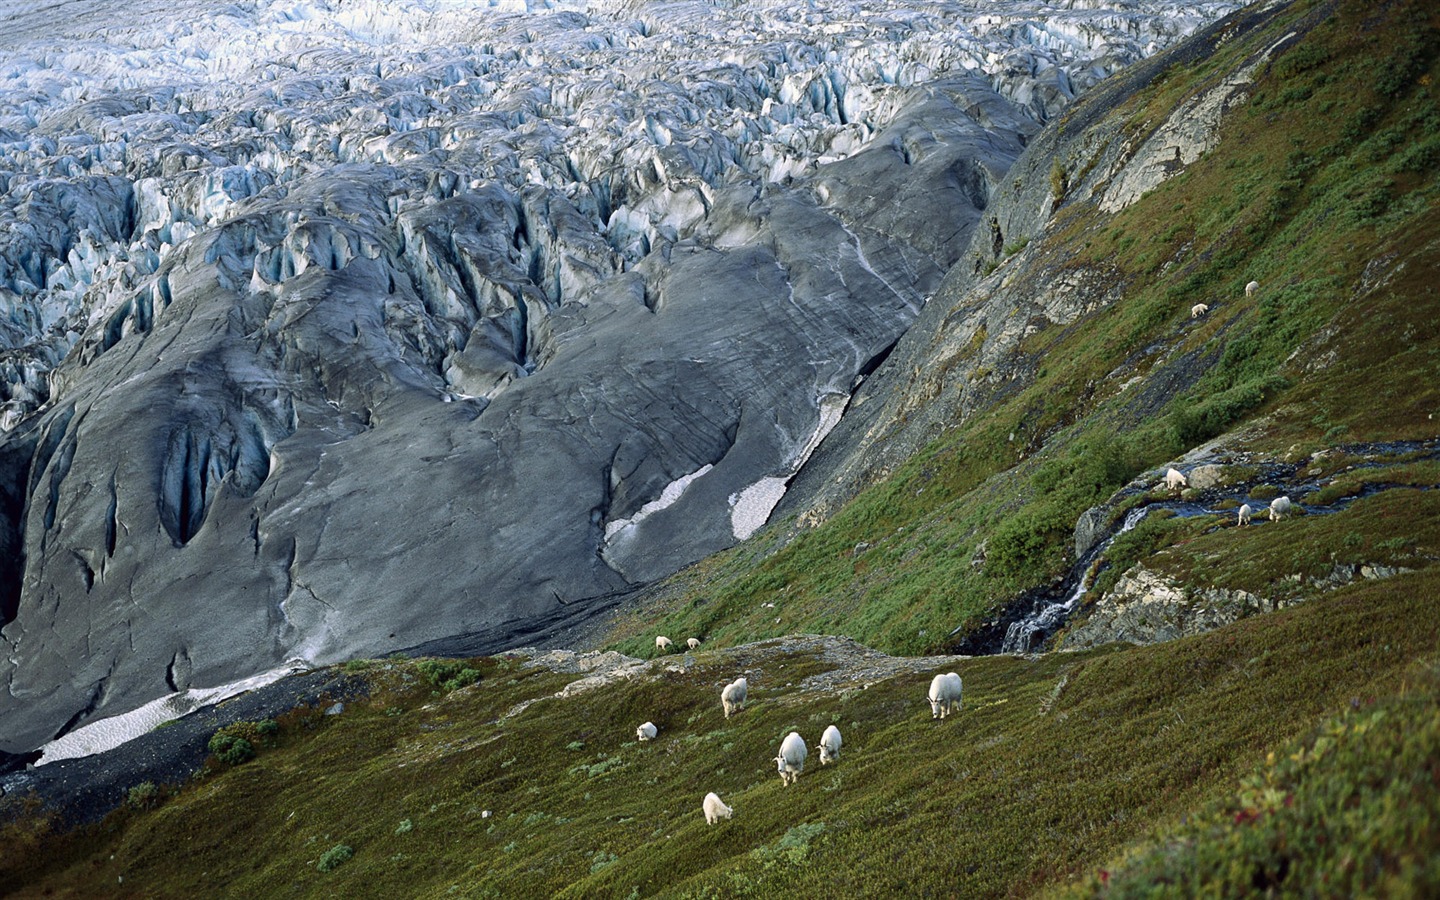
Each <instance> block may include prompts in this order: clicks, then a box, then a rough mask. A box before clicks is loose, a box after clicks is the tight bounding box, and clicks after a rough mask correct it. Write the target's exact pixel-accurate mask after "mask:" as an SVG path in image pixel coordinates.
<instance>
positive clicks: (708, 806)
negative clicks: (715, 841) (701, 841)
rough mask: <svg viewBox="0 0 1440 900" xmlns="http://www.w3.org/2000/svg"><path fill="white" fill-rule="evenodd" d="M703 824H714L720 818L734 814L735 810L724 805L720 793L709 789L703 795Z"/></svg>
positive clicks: (726, 817)
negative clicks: (708, 791)
mask: <svg viewBox="0 0 1440 900" xmlns="http://www.w3.org/2000/svg"><path fill="white" fill-rule="evenodd" d="M703 805H704V808H705V824H706V825H714V824H715V823H716V822H718V821H720V820H721V819H728V818H730V817H731V816H733V815H734V814H735V810H733V809H731V808H730V807H728V806H726V805H725V801H724V800H721V799H720V795H719V794H717V793H715V792H714V791H711V792H710V793H708V794H706V795H705V803H704V804H703Z"/></svg>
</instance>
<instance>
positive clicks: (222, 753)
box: [208, 729, 255, 766]
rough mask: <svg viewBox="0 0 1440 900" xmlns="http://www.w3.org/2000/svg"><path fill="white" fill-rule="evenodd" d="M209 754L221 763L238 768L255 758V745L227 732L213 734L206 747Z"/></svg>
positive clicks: (221, 731)
mask: <svg viewBox="0 0 1440 900" xmlns="http://www.w3.org/2000/svg"><path fill="white" fill-rule="evenodd" d="M208 747H209V750H210V753H211V754H212V755H213V756H214V757H215V758H216V759H218V760H220V761H221V762H223V763H229V764H230V765H232V766H238V765H240V764H241V763H243V762H248V761H249V760H252V759H254V758H255V745H254V744H252V743H250V742H249V741H247V740H245V739H244V738H243V737H239V736H238V735H235V734H232V733H230V732H229V731H227V730H224V729H222V730H220V731H217V732H215V736H214V737H212V738H210V743H209V745H208Z"/></svg>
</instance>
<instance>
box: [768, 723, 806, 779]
mask: <svg viewBox="0 0 1440 900" xmlns="http://www.w3.org/2000/svg"><path fill="white" fill-rule="evenodd" d="M809 755H810V751H809V750H807V749H806V748H805V739H804V738H802V737H800V735H799V734H797V733H795V732H793V731H792V732H790V733H789V734H787V735H785V740H784V741H782V742H781V743H780V755H779V756H777V757H775V765H776V766H777V767H778V768H779V770H780V781H781V782H782V783H783V784H794V783H795V782H797V781H799V780H800V773H801V772H803V771H804V770H805V757H807V756H809Z"/></svg>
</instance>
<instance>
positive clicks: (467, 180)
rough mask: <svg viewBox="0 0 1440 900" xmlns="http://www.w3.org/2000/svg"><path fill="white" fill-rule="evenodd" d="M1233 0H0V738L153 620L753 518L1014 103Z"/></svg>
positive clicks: (453, 617)
mask: <svg viewBox="0 0 1440 900" xmlns="http://www.w3.org/2000/svg"><path fill="white" fill-rule="evenodd" d="M1239 5H1240V4H1239V3H1238V2H1233V0H1141V2H1132V3H1126V4H1121V5H1116V4H1108V3H1099V2H1090V0H1074V2H1067V3H1065V4H1051V3H1047V2H1043V0H988V2H978V3H977V2H968V3H967V2H952V0H923V2H921V0H913V2H899V0H870V2H863V3H862V2H857V0H814V2H811V3H807V4H805V5H803V6H796V5H794V4H790V3H784V2H780V0H758V2H754V3H748V4H742V5H733V4H712V3H706V2H700V0H677V2H671V3H635V2H629V0H626V2H621V0H544V2H541V0H494V2H489V3H483V4H481V3H475V2H470V0H390V2H381V0H343V2H342V0H256V2H249V3H244V4H233V3H220V2H214V0H175V2H170V3H165V4H160V3H155V2H152V0H141V2H138V3H134V2H127V3H125V4H120V3H118V2H117V0H94V2H91V3H87V4H83V5H77V6H74V8H73V10H72V9H71V8H70V7H67V13H66V16H65V17H64V18H63V19H60V20H58V21H57V17H56V16H55V15H54V11H53V7H50V6H45V5H42V4H39V3H24V2H13V3H9V4H7V5H6V26H5V28H4V29H3V31H0V498H3V499H4V502H3V503H0V550H3V551H4V553H3V555H0V625H3V628H0V684H3V686H4V690H0V718H3V720H4V721H5V722H6V729H5V732H4V734H0V750H9V751H14V750H19V749H29V748H32V747H35V746H38V745H40V744H42V743H44V742H46V741H48V740H51V739H52V738H55V737H57V736H58V735H62V734H65V733H70V732H75V731H76V730H77V729H79V728H81V727H83V726H84V725H85V724H86V723H87V722H91V721H95V720H98V719H100V718H102V717H104V716H109V715H114V714H118V713H125V712H127V711H131V710H135V709H137V708H139V707H141V706H142V705H143V704H145V703H148V702H150V701H153V700H155V699H156V698H157V697H160V696H163V695H168V694H170V693H174V691H173V690H172V689H171V688H170V686H169V685H168V684H167V682H166V678H167V675H166V665H167V662H168V661H169V660H171V659H173V658H175V654H176V653H177V652H179V650H180V648H186V649H187V653H189V654H190V656H189V658H191V659H192V660H193V661H194V666H195V671H194V673H193V677H194V678H195V679H196V680H197V681H199V682H200V683H209V684H221V683H229V682H232V681H237V680H240V679H243V678H245V677H248V676H250V675H253V674H254V673H256V672H259V671H263V670H267V669H269V668H272V667H274V666H276V665H279V664H281V663H283V662H284V661H285V660H287V659H289V658H291V657H292V656H294V655H296V654H297V653H303V654H304V655H305V656H306V657H307V658H309V659H311V660H312V661H313V662H315V663H317V664H318V663H325V662H328V661H331V660H335V659H341V658H345V657H347V656H351V655H356V654H377V653H383V652H388V651H391V650H394V649H396V648H401V647H407V646H412V645H416V644H420V643H423V642H425V641H428V640H433V639H436V638H440V637H446V636H450V635H454V634H459V633H464V632H467V631H475V630H479V629H485V628H497V627H502V626H503V625H504V623H506V622H510V621H519V620H524V619H525V618H527V617H532V616H536V615H540V614H548V613H550V612H553V610H554V609H555V608H556V606H557V604H570V603H575V602H580V601H584V600H586V599H587V598H593V597H597V596H600V595H603V594H608V593H612V592H615V591H623V590H627V589H629V588H631V587H633V586H634V585H635V584H637V583H640V582H644V581H647V580H650V579H653V578H657V577H661V576H663V575H665V574H668V573H669V572H673V571H674V570H676V569H677V568H679V567H680V566H682V565H685V564H687V563H689V562H691V561H694V560H696V559H699V558H700V557H702V556H704V555H705V554H707V553H710V552H713V551H715V550H717V549H721V548H723V547H726V546H729V545H731V544H733V543H734V542H735V541H736V540H737V539H740V538H742V537H744V536H745V535H748V534H749V533H750V532H751V531H752V530H753V529H754V528H757V527H759V525H760V524H762V523H763V522H764V521H765V519H766V518H767V517H768V516H769V513H770V511H771V510H772V509H773V507H774V502H775V501H777V500H778V499H779V496H780V495H781V494H782V493H783V490H784V484H785V481H786V480H787V479H788V478H789V477H791V476H792V475H793V473H794V472H795V471H796V470H797V469H798V468H799V467H800V466H802V465H803V464H804V462H805V459H806V458H807V456H808V455H809V453H810V452H812V451H813V449H814V446H815V444H817V443H818V441H819V440H820V439H821V438H823V436H824V433H825V432H826V431H827V430H828V428H829V427H831V426H832V425H833V421H834V418H835V417H836V416H838V415H839V413H840V411H841V409H842V408H843V399H834V398H844V397H845V396H848V394H849V391H850V390H851V388H852V386H853V385H854V384H855V383H856V382H857V379H858V378H859V377H861V373H862V372H863V371H865V367H866V366H867V365H869V364H870V363H871V361H873V360H875V359H877V358H880V357H881V356H883V353H884V352H885V350H886V349H887V348H888V347H890V346H892V345H893V344H894V342H895V341H896V340H897V339H898V337H899V336H900V334H902V333H903V332H904V330H905V329H906V328H907V327H908V325H909V324H910V323H911V322H912V321H913V320H914V318H915V316H916V315H917V313H918V311H919V310H920V308H921V306H922V305H923V304H924V302H925V299H926V297H927V295H928V294H929V293H930V292H931V291H933V290H934V289H935V287H936V286H937V285H938V283H939V280H940V278H941V276H942V275H943V273H944V272H945V270H946V269H947V268H948V267H949V266H950V265H951V264H952V263H953V262H954V261H955V259H956V257H957V256H958V254H959V253H960V251H961V249H962V248H963V247H964V245H965V242H966V240H967V238H968V235H969V232H970V229H971V228H972V227H973V225H974V223H975V222H976V220H977V219H978V217H979V214H980V210H981V209H983V207H984V206H985V204H986V202H987V198H988V196H989V192H990V187H991V185H992V184H993V183H994V182H995V181H996V180H997V179H999V178H1000V177H1002V176H1003V174H1004V173H1005V171H1006V169H1007V167H1008V165H1009V162H1010V160H1012V159H1013V158H1014V157H1015V155H1016V154H1018V153H1019V151H1020V149H1021V148H1022V147H1023V145H1024V142H1025V140H1026V139H1027V138H1028V136H1029V135H1030V134H1031V133H1033V132H1034V131H1035V130H1036V128H1038V126H1039V124H1040V123H1042V122H1043V121H1045V120H1047V119H1048V118H1051V117H1053V116H1055V115H1056V114H1057V113H1058V112H1059V111H1060V110H1062V109H1063V108H1064V107H1065V106H1066V105H1067V104H1068V103H1069V102H1070V101H1071V100H1072V99H1073V98H1074V97H1075V96H1076V95H1077V94H1079V93H1080V92H1083V91H1084V90H1085V89H1086V88H1087V87H1088V86H1090V85H1092V84H1094V83H1095V82H1096V81H1097V80H1099V79H1101V78H1103V77H1105V76H1106V75H1107V74H1108V73H1110V72H1112V71H1114V70H1115V69H1116V68H1118V67H1120V66H1124V65H1126V64H1128V63H1130V62H1133V61H1134V60H1136V59H1139V58H1141V57H1143V56H1145V55H1147V54H1150V53H1153V52H1155V51H1156V50H1158V49H1160V48H1162V47H1164V46H1167V45H1169V44H1171V43H1174V42H1175V41H1177V40H1179V39H1180V38H1182V37H1183V36H1185V35H1186V34H1188V33H1190V32H1191V31H1193V30H1194V29H1195V28H1197V27H1199V26H1200V25H1201V24H1203V23H1205V22H1207V21H1209V20H1212V19H1214V18H1216V17H1218V16H1219V15H1222V14H1224V13H1226V12H1229V11H1230V10H1232V9H1235V8H1237V7H1238V6H1239ZM826 398H832V399H826ZM698 472H704V474H703V476H700V477H696V473H698ZM687 479H689V480H687ZM677 485H683V490H677V488H676V486H677ZM732 498H733V499H732ZM671 500H673V502H669V501H671ZM737 517H738V518H737Z"/></svg>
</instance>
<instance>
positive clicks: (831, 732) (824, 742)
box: [819, 725, 842, 766]
mask: <svg viewBox="0 0 1440 900" xmlns="http://www.w3.org/2000/svg"><path fill="white" fill-rule="evenodd" d="M841 743H842V741H841V740H840V729H838V728H836V727H835V726H834V725H831V726H830V727H829V728H826V729H825V733H824V734H822V735H820V744H819V748H820V765H822V766H823V765H827V764H829V763H832V762H834V761H835V760H837V759H839V758H840V744H841Z"/></svg>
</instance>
